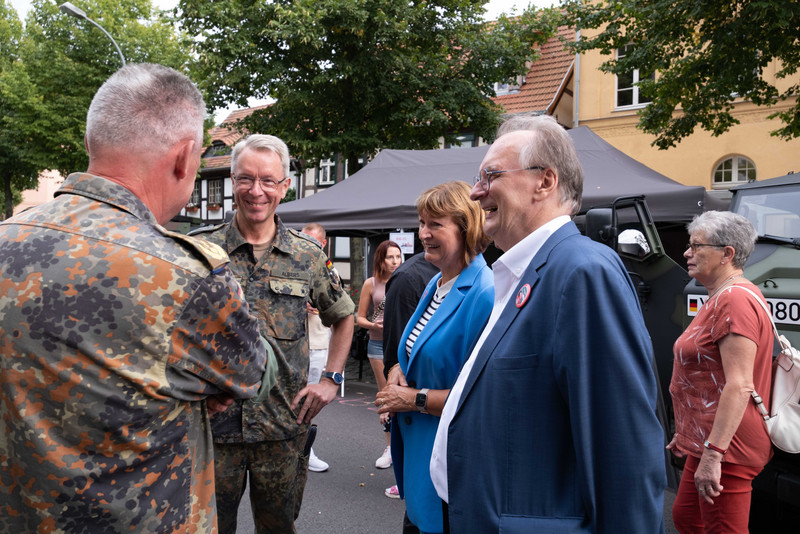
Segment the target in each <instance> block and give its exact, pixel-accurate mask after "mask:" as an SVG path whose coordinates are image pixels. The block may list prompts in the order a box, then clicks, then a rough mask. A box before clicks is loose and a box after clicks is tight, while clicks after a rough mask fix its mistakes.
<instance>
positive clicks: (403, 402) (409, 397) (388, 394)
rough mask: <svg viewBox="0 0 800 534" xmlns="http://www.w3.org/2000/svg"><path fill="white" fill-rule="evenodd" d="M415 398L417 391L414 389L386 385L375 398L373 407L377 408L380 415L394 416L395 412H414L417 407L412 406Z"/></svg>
mask: <svg viewBox="0 0 800 534" xmlns="http://www.w3.org/2000/svg"><path fill="white" fill-rule="evenodd" d="M416 396H417V390H416V389H414V388H410V387H408V386H397V385H391V384H387V385H386V387H385V388H383V389H382V390H380V391H379V392H378V394H377V395H376V396H375V406H377V407H378V413H380V414H384V413H389V414H391V415H394V414H395V413H397V412H411V411H416V409H417V407H416V405H415V404H414V400H415V399H416Z"/></svg>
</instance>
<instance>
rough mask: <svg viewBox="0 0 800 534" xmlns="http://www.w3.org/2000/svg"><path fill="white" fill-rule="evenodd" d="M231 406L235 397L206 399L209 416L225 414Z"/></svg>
mask: <svg viewBox="0 0 800 534" xmlns="http://www.w3.org/2000/svg"><path fill="white" fill-rule="evenodd" d="M231 404H233V397H231V396H230V395H215V396H213V397H208V399H206V406H207V407H208V415H214V414H215V413H221V412H224V411H225V410H227V409H228V406H230V405H231Z"/></svg>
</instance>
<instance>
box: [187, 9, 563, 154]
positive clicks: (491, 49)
mask: <svg viewBox="0 0 800 534" xmlns="http://www.w3.org/2000/svg"><path fill="white" fill-rule="evenodd" d="M482 4H483V2H481V1H478V0H445V1H442V0H439V1H429V2H425V1H417V2H415V1H412V2H397V1H396V0H295V1H290V0H275V1H273V2H269V3H267V2H253V1H246V0H233V1H229V2H208V1H207V0H183V1H182V2H181V3H180V6H179V10H180V11H181V13H182V22H183V25H184V28H185V29H186V31H187V32H188V33H190V34H195V35H198V38H197V47H198V51H199V58H198V61H197V63H196V64H195V68H194V73H195V75H194V78H195V79H197V80H199V81H200V83H201V85H202V86H203V87H204V88H205V89H206V91H207V92H208V93H209V95H211V99H212V103H213V104H214V105H215V106H223V105H227V104H230V103H236V104H239V105H242V106H244V105H246V102H247V99H248V98H250V97H264V96H269V97H272V98H273V99H275V103H274V104H273V105H271V106H270V107H269V108H267V109H266V110H264V111H262V112H261V113H255V114H253V115H252V116H250V117H249V118H248V119H247V121H246V124H244V125H243V126H246V127H247V128H248V130H250V131H258V132H264V133H272V134H275V135H278V136H280V137H282V138H283V139H284V140H285V141H286V142H287V143H288V144H289V146H290V148H291V150H292V152H293V154H295V155H298V156H300V157H303V158H304V159H306V160H308V161H310V162H316V161H318V160H319V159H322V158H326V157H329V156H330V155H331V154H332V153H340V154H344V155H345V157H346V158H348V159H351V158H353V157H354V156H361V155H372V154H374V153H375V152H376V151H377V150H379V149H380V148H385V147H391V148H433V147H436V146H438V143H439V141H440V139H441V138H442V137H445V138H448V139H450V138H452V137H453V136H454V133H455V132H457V131H458V130H460V129H463V128H465V127H470V128H472V129H474V131H475V132H476V133H477V134H478V135H482V136H484V137H491V136H492V135H493V131H494V129H495V127H496V123H497V120H498V113H499V112H498V110H497V109H496V108H495V106H494V105H493V103H492V102H491V100H490V99H489V98H490V97H491V96H493V93H492V86H493V84H494V83H495V82H500V81H504V80H507V79H510V78H513V77H515V76H517V75H519V74H524V73H526V72H527V70H528V69H527V66H526V61H530V60H532V59H533V57H534V52H533V47H534V45H535V44H536V43H539V42H542V41H544V40H545V39H546V38H547V37H548V36H550V35H552V32H553V30H554V28H555V25H554V18H553V17H552V16H545V17H542V18H538V17H536V16H535V15H534V14H533V13H532V12H530V13H527V14H525V15H523V16H522V17H520V18H519V19H516V20H514V21H512V20H508V19H502V20H501V21H498V23H496V24H495V25H494V26H487V25H486V24H484V23H483V21H482V20H481V14H482V13H483V7H482Z"/></svg>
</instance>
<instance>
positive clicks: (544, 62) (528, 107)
mask: <svg viewBox="0 0 800 534" xmlns="http://www.w3.org/2000/svg"><path fill="white" fill-rule="evenodd" d="M558 34H559V36H561V37H564V38H566V39H569V40H574V39H575V30H574V29H572V28H570V27H569V26H561V27H559V29H558ZM539 52H540V56H539V59H537V60H536V61H535V62H534V63H533V65H531V70H530V71H529V72H528V75H527V76H526V78H525V83H523V84H522V86H521V87H520V88H519V92H517V93H512V94H507V95H499V96H496V97H494V98H493V99H492V100H494V101H495V103H497V104H499V105H501V106H502V107H503V109H504V110H505V111H506V113H521V112H524V111H550V109H549V108H550V107H551V106H552V105H554V104H555V100H556V97H557V96H558V95H559V91H560V90H562V89H563V87H562V84H563V83H564V82H565V80H566V79H567V78H568V75H569V74H570V73H571V72H572V63H573V61H574V59H575V55H574V54H572V53H570V52H569V51H567V50H565V49H564V45H563V44H562V43H561V42H560V41H559V39H558V36H556V37H552V38H550V39H549V40H548V41H547V42H546V43H545V44H543V45H542V46H541V47H540V49H539Z"/></svg>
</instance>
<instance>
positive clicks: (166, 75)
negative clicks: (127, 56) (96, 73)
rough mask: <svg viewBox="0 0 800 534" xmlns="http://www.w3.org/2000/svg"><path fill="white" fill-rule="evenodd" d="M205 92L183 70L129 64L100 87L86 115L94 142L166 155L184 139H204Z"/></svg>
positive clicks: (88, 133) (199, 141)
mask: <svg viewBox="0 0 800 534" xmlns="http://www.w3.org/2000/svg"><path fill="white" fill-rule="evenodd" d="M205 115H206V105H205V103H204V102H203V95H201V94H200V91H198V90H197V87H195V86H194V84H193V83H192V81H191V80H189V78H187V77H186V76H184V75H183V74H181V73H180V72H178V71H176V70H174V69H171V68H169V67H165V66H163V65H156V64H153V63H129V64H128V65H126V66H124V67H122V68H121V69H119V70H118V71H117V72H115V73H114V74H113V75H112V76H111V77H110V78H109V79H108V80H106V81H105V83H103V85H102V86H100V89H98V90H97V93H96V94H95V95H94V98H93V99H92V103H91V105H90V106H89V113H88V114H87V116H86V139H87V141H88V145H89V149H90V150H92V149H93V147H115V148H125V149H126V150H130V151H134V152H145V153H155V154H162V153H165V152H166V151H168V150H169V149H170V148H172V147H173V146H174V145H175V144H176V143H178V142H179V141H181V140H184V139H192V140H194V141H195V142H196V143H197V146H198V147H201V146H202V144H203V121H204V119H205Z"/></svg>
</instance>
